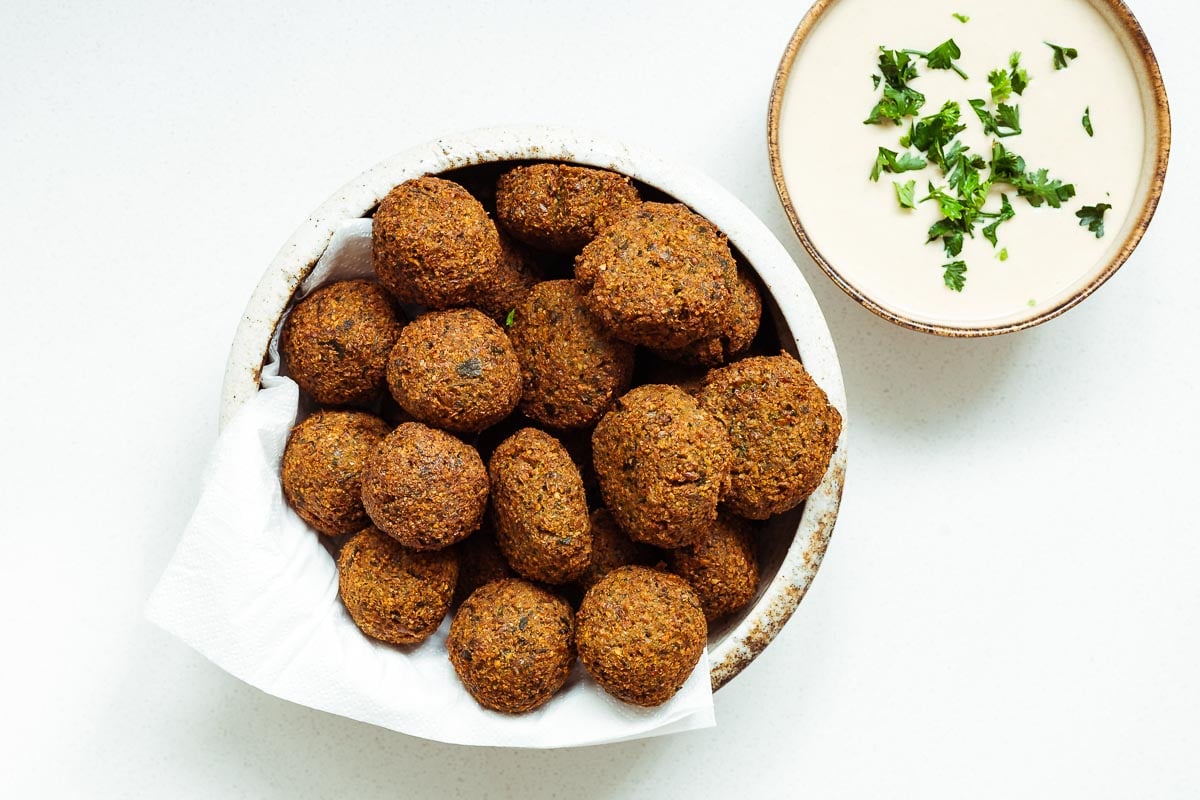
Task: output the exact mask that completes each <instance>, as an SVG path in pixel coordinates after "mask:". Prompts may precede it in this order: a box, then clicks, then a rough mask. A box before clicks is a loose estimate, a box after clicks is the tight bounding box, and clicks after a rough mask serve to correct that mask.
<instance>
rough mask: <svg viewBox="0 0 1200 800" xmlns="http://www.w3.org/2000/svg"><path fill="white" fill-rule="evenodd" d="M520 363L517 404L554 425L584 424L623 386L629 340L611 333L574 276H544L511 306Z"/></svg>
mask: <svg viewBox="0 0 1200 800" xmlns="http://www.w3.org/2000/svg"><path fill="white" fill-rule="evenodd" d="M509 337H510V339H511V340H512V345H513V349H514V350H515V351H516V354H517V360H518V361H519V362H520V364H521V379H522V384H523V391H522V396H521V410H522V411H524V412H525V414H526V415H527V416H529V417H530V418H531V419H534V420H536V421H538V422H541V423H542V424H544V425H549V426H551V427H554V428H564V429H565V428H586V427H588V426H590V425H594V424H595V423H596V420H598V419H600V417H601V416H603V415H604V412H605V411H607V410H608V408H609V406H610V405H611V404H612V402H613V400H614V399H616V398H617V397H618V396H619V395H621V394H622V393H624V392H625V391H626V390H628V389H629V383H630V381H631V379H632V377H633V359H634V348H633V345H631V344H627V343H626V342H622V341H618V340H617V339H614V338H613V337H612V336H611V335H609V333H608V332H607V331H606V330H605V329H604V327H603V326H602V325H601V324H600V322H599V320H597V319H596V317H595V316H594V315H593V314H592V313H591V312H590V311H589V310H588V309H587V306H586V305H585V304H584V302H583V296H582V294H581V293H580V291H579V288H578V286H576V284H575V282H574V281H569V280H561V281H545V282H543V283H539V284H538V285H537V286H535V287H533V290H532V291H531V292H530V293H529V296H528V297H526V298H525V301H524V302H523V303H521V305H520V306H519V307H518V308H517V313H516V314H515V315H514V316H513V324H512V328H511V329H510V330H509Z"/></svg>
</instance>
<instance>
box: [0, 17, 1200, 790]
mask: <svg viewBox="0 0 1200 800" xmlns="http://www.w3.org/2000/svg"><path fill="white" fill-rule="evenodd" d="M980 1H981V0H969V1H968V0H964V2H963V3H961V4H959V6H961V9H959V6H955V8H954V9H950V10H965V11H969V8H970V6H971V3H972V2H980ZM648 5H653V6H654V7H653V8H646V7H643V6H648ZM747 5H748V4H742V3H729V2H704V3H696V2H670V3H659V4H642V3H634V2H621V3H613V2H609V3H588V4H567V3H553V4H552V3H549V2H547V3H533V2H520V3H517V2H510V3H505V4H500V3H483V2H480V3H476V4H466V3H461V4H442V3H420V4H418V3H410V4H405V3H396V2H387V3H373V2H358V3H355V4H346V5H344V6H343V7H341V8H336V7H335V4H332V3H322V4H312V6H313V7H312V8H308V9H300V8H293V4H291V3H282V2H274V3H270V4H267V3H262V4H241V3H230V2H215V3H204V4H194V5H193V4H188V5H185V4H182V3H177V2H162V3H150V2H143V3H136V2H126V3H115V2H96V3H83V2H78V3H74V4H63V3H22V4H17V3H15V2H12V1H11V0H5V1H4V2H2V3H0V75H2V76H3V78H0V225H2V226H3V227H2V229H0V230H2V232H3V255H2V256H0V269H2V270H3V278H4V282H3V289H2V290H0V342H2V345H0V352H2V354H3V361H2V364H3V367H2V369H0V411H2V412H3V425H2V427H0V530H2V531H3V533H4V543H5V549H4V553H3V556H2V557H0V593H2V594H0V601H2V602H0V608H3V618H2V619H3V625H4V632H3V639H2V641H3V642H4V643H5V647H4V654H3V656H2V657H0V679H2V683H3V685H4V686H5V688H6V691H5V692H4V695H5V700H4V704H3V713H2V714H0V720H3V721H2V723H0V753H2V754H3V756H2V758H0V760H2V761H3V763H4V766H3V767H2V768H0V794H2V795H4V796H6V797H34V796H37V797H50V796H70V797H90V796H97V797H98V796H104V797H108V796H145V797H172V798H178V797H205V798H208V797H237V796H244V797H268V796H279V797H284V796H286V797H308V796H312V797H332V796H342V797H356V798H365V797H374V796H399V797H413V798H417V797H443V796H454V795H462V796H477V797H482V796H495V797H501V796H506V795H507V796H514V797H521V798H539V797H581V796H595V797H627V796H634V795H635V794H636V795H638V796H657V797H668V796H680V797H706V796H784V795H786V796H789V797H795V796H811V797H864V798H881V797H915V796H921V797H927V798H934V797H939V798H940V797H948V798H949V797H955V798H957V797H997V798H1011V797H1050V796H1053V797H1087V798H1101V797H1112V798H1127V797H1143V798H1145V797H1157V798H1168V797H1169V798H1176V797H1196V796H1197V795H1198V794H1200V577H1198V575H1200V569H1198V568H1200V525H1197V523H1196V512H1195V499H1196V496H1197V494H1198V492H1197V477H1198V476H1200V470H1198V469H1197V467H1196V452H1197V450H1198V449H1200V423H1198V422H1197V418H1198V415H1197V411H1198V410H1200V401H1198V396H1200V381H1198V378H1197V375H1198V367H1200V363H1198V358H1197V344H1198V342H1200V335H1198V333H1197V331H1198V330H1200V265H1198V264H1197V256H1196V250H1197V246H1196V243H1197V241H1198V239H1197V237H1198V236H1200V228H1198V226H1197V217H1196V210H1197V208H1200V194H1198V192H1197V188H1196V187H1197V185H1198V184H1200V161H1198V159H1197V152H1196V147H1195V138H1196V136H1197V124H1198V123H1200V116H1198V111H1200V93H1198V92H1197V90H1196V75H1197V74H1198V73H1200V59H1198V58H1197V51H1198V49H1200V48H1197V46H1196V42H1195V28H1196V22H1197V21H1198V15H1197V13H1196V11H1195V10H1194V7H1193V6H1192V5H1190V4H1182V3H1168V2H1165V0H1137V2H1134V3H1132V5H1133V7H1134V9H1135V11H1137V12H1138V13H1139V15H1140V17H1141V19H1142V22H1143V23H1144V25H1145V27H1146V29H1147V31H1148V33H1149V35H1150V38H1151V40H1152V41H1153V43H1154V44H1155V46H1156V48H1157V51H1158V55H1159V58H1160V60H1161V63H1162V66H1163V71H1164V73H1165V75H1166V80H1167V85H1168V90H1169V91H1170V92H1171V98H1172V100H1173V105H1174V109H1173V110H1174V119H1175V135H1176V139H1175V148H1174V153H1173V157H1172V163H1171V173H1170V176H1169V179H1168V183H1167V188H1166V193H1165V195H1164V197H1163V203H1162V206H1161V208H1160V211H1159V214H1158V217H1157V219H1156V220H1155V223H1154V225H1153V227H1152V228H1151V230H1150V232H1149V234H1148V236H1147V237H1146V239H1145V241H1144V243H1143V244H1142V247H1141V249H1140V250H1139V251H1138V253H1137V254H1136V255H1135V257H1134V258H1133V259H1132V260H1131V262H1130V263H1129V264H1128V265H1127V266H1126V267H1125V268H1124V269H1123V270H1122V271H1121V272H1120V273H1119V274H1118V275H1117V276H1116V277H1115V278H1114V279H1113V280H1112V281H1111V282H1110V283H1109V284H1108V285H1107V286H1106V287H1104V289H1103V290H1101V291H1100V292H1099V294H1097V295H1096V296H1095V297H1094V298H1092V299H1091V300H1089V301H1088V302H1086V303H1085V304H1084V305H1083V306H1081V307H1080V308H1078V309H1076V310H1074V311H1072V312H1071V313H1069V314H1068V315H1067V316H1066V317H1064V318H1062V319H1060V320H1058V321H1056V322H1053V323H1051V324H1049V325H1046V326H1043V327H1041V328H1038V329H1036V330H1033V331H1030V332H1027V333H1024V334H1019V335H1015V336H1009V337H1006V338H1000V339H995V340H990V341H973V342H957V341H945V340H940V339H935V338H930V337H926V336H921V335H918V334H913V333H909V332H906V331H903V330H900V329H898V328H895V327H893V326H891V325H889V324H888V323H886V322H883V321H881V320H879V319H876V318H875V317H873V316H872V315H871V314H869V313H868V312H866V311H865V310H863V309H861V308H860V307H858V306H857V305H855V304H854V303H853V302H851V301H850V300H848V299H847V298H846V297H844V296H843V295H842V294H841V293H840V292H839V291H838V290H837V289H836V288H835V287H834V286H833V285H832V284H831V283H830V282H829V281H828V280H827V279H826V278H825V277H824V276H822V275H821V274H820V273H819V271H818V270H817V269H815V268H814V266H813V265H812V263H811V262H810V261H808V260H807V259H806V258H805V257H803V256H802V254H801V249H800V247H799V245H798V244H797V242H796V240H795V239H794V237H793V235H792V232H791V230H790V228H789V226H788V224H787V221H786V219H785V217H784V215H783V212H782V210H781V208H780V205H779V202H778V200H777V198H776V196H775V191H774V188H773V186H772V183H771V180H770V176H769V172H768V167H767V159H766V134H765V116H766V101H767V94H768V90H769V86H770V81H771V78H772V75H773V72H774V70H775V66H776V62H777V60H778V58H779V55H780V53H781V52H782V50H783V47H784V44H785V43H786V41H787V39H788V37H789V35H790V33H791V30H792V28H793V27H794V25H795V24H796V22H797V21H798V18H799V17H800V15H801V14H802V12H803V11H804V7H805V4H804V3H803V2H791V3H786V2H770V3H758V4H754V8H753V9H749V8H747V7H746V6H747ZM951 5H954V4H951ZM1185 9H1186V10H1185ZM500 122H551V123H560V124H566V125H575V126H581V127H584V128H591V129H594V130H596V131H599V132H603V133H605V134H609V135H612V136H615V137H619V138H626V139H628V140H630V141H635V142H638V143H640V144H644V145H648V146H650V147H654V148H657V149H659V150H661V151H662V152H663V153H664V154H668V155H670V156H672V157H675V158H677V159H681V160H685V161H688V162H691V163H693V164H695V165H698V166H699V167H700V168H702V169H704V170H706V171H708V172H709V173H710V174H711V175H713V176H714V177H715V178H717V179H718V180H719V181H721V182H723V183H724V184H725V185H726V186H728V187H729V188H730V189H731V190H732V191H733V192H734V193H735V194H737V195H738V196H739V197H741V198H742V199H743V200H744V201H745V202H746V203H748V204H749V205H750V207H751V208H753V209H754V210H755V211H756V212H758V213H759V214H760V215H761V216H762V217H763V218H764V219H765V220H766V222H767V223H768V224H769V225H770V226H771V228H772V229H773V230H774V231H775V232H776V234H777V235H778V236H779V237H780V238H781V239H782V240H783V241H785V242H786V243H787V245H788V246H789V247H790V249H791V250H792V252H793V253H794V254H795V255H796V257H797V259H798V261H799V262H800V266H801V269H802V270H803V272H804V273H805V275H806V276H807V277H808V280H809V281H810V283H812V285H813V287H814V290H815V291H816V293H817V295H818V297H819V299H820V300H821V302H822V305H823V307H824V309H825V313H826V315H827V317H828V319H829V324H830V326H831V328H832V330H833V334H834V338H835V340H836V341H837V343H838V347H839V350H840V353H841V357H842V362H843V367H844V370H845V377H846V383H847V389H848V392H849V397H850V406H851V424H852V427H851V431H850V446H851V451H850V470H849V477H848V484H847V489H846V495H845V503H844V506H843V511H842V515H841V519H840V521H839V523H838V527H837V532H836V534H835V536H834V540H833V543H832V546H831V547H830V550H829V554H828V557H827V559H826V561H825V565H824V567H823V568H822V569H821V572H820V575H819V576H818V578H817V580H816V583H815V584H814V586H813V589H812V591H811V592H810V593H809V595H808V597H807V598H806V599H805V601H804V603H803V604H802V606H801V608H800V610H799V612H798V613H797V615H796V616H795V618H794V619H793V620H792V622H791V623H790V624H789V625H788V626H787V628H786V629H785V630H784V631H783V633H782V635H781V636H780V637H779V638H778V640H777V641H776V642H775V643H774V644H773V645H772V646H771V647H770V648H769V649H768V650H767V651H766V652H765V653H764V654H763V656H762V657H760V658H759V659H758V660H757V661H756V662H755V663H754V664H753V665H752V666H751V667H750V668H749V669H748V670H747V671H746V672H745V673H744V674H743V675H742V676H741V677H739V678H738V679H737V680H735V681H734V682H733V683H732V684H731V685H730V686H729V687H728V688H726V689H724V690H722V691H721V692H720V694H719V695H718V696H717V715H718V721H719V726H718V727H717V728H715V729H712V730H709V731H704V732H699V733H694V734H687V735H681V736H677V737H672V738H665V739H656V740H652V741H646V742H638V743H631V744H624V745H618V746H610V747H603V748H594V749H583V750H575V751H563V752H518V751H510V750H473V749H467V748H459V747H450V746H443V745H439V744H432V743H427V742H423V741H418V740H415V739H410V738H407V737H404V736H401V735H397V734H394V733H390V732H387V731H383V730H379V729H375V728H371V727H369V726H366V725H362V724H358V723H355V722H350V721H347V720H344V719H340V718H338V717H335V716H331V715H328V714H323V713H318V712H315V711H311V710H308V709H305V708H301V707H298V706H295V705H291V704H289V703H286V702H283V701H281V700H277V699H274V698H272V697H269V696H266V695H263V694H261V693H260V692H258V691H256V690H254V689H251V688H249V687H247V686H245V685H243V684H241V683H240V682H238V681H237V680H235V679H234V678H231V677H229V676H228V675H226V674H224V673H222V672H221V671H220V670H218V669H217V668H216V667H214V666H212V665H211V664H209V663H208V662H206V661H205V660H204V659H203V658H201V657H200V656H198V655H196V654H195V653H193V652H191V651H190V650H188V649H187V648H185V647H184V646H182V645H181V644H179V643H178V642H177V641H175V640H173V639H172V638H170V637H169V636H167V635H166V634H163V633H162V632H160V631H158V630H157V629H155V628H153V627H152V626H150V625H149V624H148V623H146V622H145V621H144V620H143V619H142V616H141V607H142V604H143V601H144V599H145V597H146V596H147V594H148V592H149V590H150V588H151V587H152V585H153V584H154V582H155V580H156V578H157V577H158V575H159V573H160V571H161V570H162V568H163V566H164V565H165V563H166V561H167V559H168V557H169V556H170V554H171V551H172V548H173V547H174V545H175V542H176V540H177V538H178V536H179V534H180V531H181V530H182V528H183V525H184V523H185V521H186V520H187V518H188V515H189V513H190V511H191V509H192V506H193V504H194V502H195V500H196V494H197V486H198V480H199V476H200V471H201V469H202V465H203V463H204V460H205V455H206V452H207V450H208V448H209V446H210V445H211V443H212V441H213V439H214V436H215V433H216V410H217V398H218V390H219V387H220V380H221V374H222V370H223V367H224V361H225V355H226V350H227V347H228V345H229V342H230V339H231V337H232V335H233V331H234V327H235V326H236V324H237V321H238V319H239V316H240V313H241V310H242V306H243V304H244V303H245V301H246V299H247V297H248V296H249V294H250V291H251V289H252V288H253V286H254V284H255V283H256V282H257V280H258V276H259V273H260V272H261V270H262V269H263V268H264V267H265V265H266V263H267V262H268V260H269V259H270V257H271V256H272V255H273V254H274V252H275V250H276V249H277V247H278V246H279V245H280V243H281V242H283V240H284V239H285V238H287V236H288V235H289V234H290V233H291V231H292V230H293V228H294V227H295V226H296V225H297V224H299V222H300V221H302V220H303V219H304V217H305V216H306V214H307V213H308V212H309V211H310V210H311V209H313V208H314V207H316V206H317V205H318V204H319V203H320V202H321V201H322V200H324V199H325V197H326V196H327V195H328V194H330V193H331V192H332V191H333V190H334V189H335V188H337V187H338V186H339V185H340V184H341V183H342V182H343V181H345V180H347V179H348V178H349V177H351V176H353V175H355V174H357V173H358V172H359V171H361V170H362V169H364V168H366V167H367V166H370V165H371V164H373V163H375V162H376V161H378V160H380V159H382V158H384V157H386V156H388V155H390V154H391V153H393V152H395V151H398V150H400V149H403V148H404V147H407V146H409V145H412V144H416V143H419V142H422V141H424V140H426V139H430V138H433V137H435V136H436V135H438V134H439V133H443V132H447V131H452V130H456V129H465V128H470V127H476V126H481V125H487V124H494V123H500Z"/></svg>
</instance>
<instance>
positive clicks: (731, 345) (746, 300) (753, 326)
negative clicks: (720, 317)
mask: <svg viewBox="0 0 1200 800" xmlns="http://www.w3.org/2000/svg"><path fill="white" fill-rule="evenodd" d="M761 320H762V298H761V297H760V296H759V294H758V287H757V286H755V285H754V281H753V280H752V279H751V278H750V276H749V275H748V274H746V273H745V272H744V271H741V270H739V271H738V280H737V286H736V287H735V288H734V292H733V301H732V302H731V303H730V306H729V314H728V318H727V319H726V321H725V325H724V327H723V328H722V329H721V333H720V334H719V335H717V336H706V337H704V338H703V339H697V340H696V341H694V342H692V343H691V344H687V345H684V346H683V347H678V348H675V349H658V350H655V352H656V353H658V354H659V355H660V356H662V357H663V358H666V359H670V360H671V361H678V362H680V363H681V364H699V365H702V366H705V367H716V366H719V365H721V364H724V363H726V362H728V361H731V360H732V359H734V358H737V357H738V356H740V355H742V354H743V353H745V352H746V351H747V350H749V349H750V345H751V344H752V343H753V342H754V337H755V336H756V335H757V334H758V324H759V322H760V321H761Z"/></svg>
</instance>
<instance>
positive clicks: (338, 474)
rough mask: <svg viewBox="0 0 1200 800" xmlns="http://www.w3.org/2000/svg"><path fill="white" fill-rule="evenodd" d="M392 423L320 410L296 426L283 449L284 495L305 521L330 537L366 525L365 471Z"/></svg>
mask: <svg viewBox="0 0 1200 800" xmlns="http://www.w3.org/2000/svg"><path fill="white" fill-rule="evenodd" d="M389 430H390V428H389V427H388V425H387V423H386V422H384V421H383V420H381V419H379V418H378V417H375V416H372V415H371V414H366V413H364V412H361V411H318V412H317V413H315V414H313V415H312V416H310V417H309V418H308V419H306V420H304V421H303V422H301V423H300V424H299V425H297V426H296V427H295V428H293V429H292V434H291V436H290V437H289V438H288V443H287V447H286V448H284V451H283V467H282V469H281V470H280V484H281V486H282V487H283V496H284V497H285V498H286V499H287V502H288V505H290V506H291V507H292V508H293V509H294V510H295V511H296V513H297V514H298V515H299V516H300V518H301V519H302V520H304V521H305V522H307V523H308V524H309V525H311V526H312V527H313V528H316V529H317V530H318V531H320V532H321V533H324V534H328V535H329V536H342V535H344V534H347V533H354V532H355V531H359V530H362V529H363V528H364V527H365V526H366V525H367V524H368V523H369V522H370V520H368V519H367V512H366V511H364V510H363V504H362V473H363V469H364V467H365V466H366V462H367V458H368V456H370V454H371V451H373V450H374V449H375V446H376V445H378V444H379V442H381V441H382V440H383V437H385V436H387V434H388V431H389Z"/></svg>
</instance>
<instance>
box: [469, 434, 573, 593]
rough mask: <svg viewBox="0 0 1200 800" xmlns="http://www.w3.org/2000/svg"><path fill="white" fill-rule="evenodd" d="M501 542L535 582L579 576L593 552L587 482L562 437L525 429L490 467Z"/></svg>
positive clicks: (520, 571)
mask: <svg viewBox="0 0 1200 800" xmlns="http://www.w3.org/2000/svg"><path fill="white" fill-rule="evenodd" d="M488 475H489V477H490V479H491V496H492V510H493V513H494V515H495V524H496V541H497V542H498V543H499V545H500V549H501V551H503V552H504V556H505V558H507V559H508V563H509V564H511V565H512V568H513V569H514V570H516V571H517V573H518V574H520V575H521V576H523V577H525V578H528V579H530V580H536V581H542V582H545V583H551V584H559V583H567V582H568V581H571V580H574V579H575V578H577V577H578V576H579V575H580V573H582V572H583V571H584V570H585V569H586V568H587V566H588V560H589V559H590V558H591V553H592V534H591V523H590V522H589V521H588V512H587V498H586V497H585V496H584V491H583V479H582V478H580V476H579V469H578V468H577V467H576V466H575V462H573V461H572V460H571V456H570V455H569V454H568V453H567V451H566V448H564V447H563V446H562V444H560V443H559V441H558V440H557V439H555V438H554V437H553V436H550V435H549V434H547V433H543V432H542V431H539V430H536V429H534V428H525V429H523V430H520V431H518V432H517V433H516V434H514V435H513V436H510V437H509V438H508V439H506V440H504V441H503V442H502V443H501V444H500V446H499V447H497V448H496V452H495V453H493V454H492V458H491V461H490V462H489V463H488Z"/></svg>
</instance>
